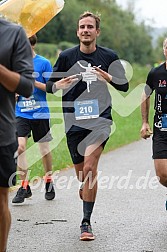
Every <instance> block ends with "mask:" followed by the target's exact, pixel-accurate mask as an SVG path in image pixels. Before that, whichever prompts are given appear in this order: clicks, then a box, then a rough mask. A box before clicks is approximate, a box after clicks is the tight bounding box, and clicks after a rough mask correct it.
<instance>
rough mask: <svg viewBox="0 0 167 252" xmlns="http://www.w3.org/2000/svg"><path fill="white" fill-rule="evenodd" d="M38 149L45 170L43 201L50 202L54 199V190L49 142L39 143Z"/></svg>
mask: <svg viewBox="0 0 167 252" xmlns="http://www.w3.org/2000/svg"><path fill="white" fill-rule="evenodd" d="M39 149H40V153H41V156H42V162H43V166H44V170H45V182H46V185H45V188H46V193H45V199H47V200H52V199H54V198H55V190H54V186H53V179H52V155H51V152H50V147H49V142H44V143H39Z"/></svg>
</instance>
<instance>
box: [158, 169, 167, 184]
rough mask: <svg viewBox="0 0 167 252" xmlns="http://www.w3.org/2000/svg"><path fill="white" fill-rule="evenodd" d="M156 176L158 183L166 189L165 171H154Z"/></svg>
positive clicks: (166, 178) (166, 172)
mask: <svg viewBox="0 0 167 252" xmlns="http://www.w3.org/2000/svg"><path fill="white" fill-rule="evenodd" d="M156 175H157V177H158V180H159V182H160V183H161V184H162V185H163V186H165V187H167V171H165V170H164V169H156Z"/></svg>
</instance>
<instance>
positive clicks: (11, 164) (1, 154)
mask: <svg viewBox="0 0 167 252" xmlns="http://www.w3.org/2000/svg"><path fill="white" fill-rule="evenodd" d="M17 148H18V143H17V142H15V143H12V144H10V145H7V146H3V147H2V146H1V147H0V187H11V186H14V185H15V184H16V167H17Z"/></svg>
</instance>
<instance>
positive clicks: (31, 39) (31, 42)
mask: <svg viewBox="0 0 167 252" xmlns="http://www.w3.org/2000/svg"><path fill="white" fill-rule="evenodd" d="M29 41H30V44H31V45H32V46H34V45H35V44H36V43H37V36H36V34H34V35H32V36H31V37H29Z"/></svg>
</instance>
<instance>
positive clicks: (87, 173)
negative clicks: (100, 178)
mask: <svg viewBox="0 0 167 252" xmlns="http://www.w3.org/2000/svg"><path fill="white" fill-rule="evenodd" d="M102 151H103V147H102V146H99V145H97V144H94V145H91V146H88V147H87V148H86V151H85V157H84V163H83V164H82V163H81V164H79V165H75V169H76V173H77V177H79V179H80V180H81V181H84V182H83V183H84V186H83V192H82V199H83V214H84V216H83V220H82V223H81V237H80V239H81V240H93V239H94V236H93V233H92V229H91V224H90V218H91V214H92V211H93V207H94V203H95V199H96V193H97V166H98V161H99V158H100V155H101V153H102ZM82 171H83V172H82ZM82 174H83V177H82V176H81V175H82Z"/></svg>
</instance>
